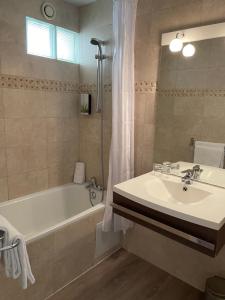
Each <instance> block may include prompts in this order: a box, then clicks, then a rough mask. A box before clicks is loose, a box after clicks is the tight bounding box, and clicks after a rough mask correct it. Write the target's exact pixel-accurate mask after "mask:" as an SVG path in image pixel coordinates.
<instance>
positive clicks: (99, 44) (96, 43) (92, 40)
mask: <svg viewBox="0 0 225 300" xmlns="http://www.w3.org/2000/svg"><path fill="white" fill-rule="evenodd" d="M91 44H92V45H95V46H99V47H100V46H101V45H104V41H101V40H98V39H96V38H92V39H91Z"/></svg>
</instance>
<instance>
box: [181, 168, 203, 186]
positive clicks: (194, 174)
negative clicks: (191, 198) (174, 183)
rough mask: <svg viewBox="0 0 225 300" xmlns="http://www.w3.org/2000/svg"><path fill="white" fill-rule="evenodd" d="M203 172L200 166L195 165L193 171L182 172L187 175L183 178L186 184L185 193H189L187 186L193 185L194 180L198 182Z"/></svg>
mask: <svg viewBox="0 0 225 300" xmlns="http://www.w3.org/2000/svg"><path fill="white" fill-rule="evenodd" d="M201 172H202V169H201V167H200V165H195V166H194V167H193V168H192V169H187V170H184V171H182V172H181V173H184V174H185V175H184V176H183V177H182V182H184V187H183V190H184V191H187V185H191V184H192V182H193V180H198V179H199V178H200V175H201Z"/></svg>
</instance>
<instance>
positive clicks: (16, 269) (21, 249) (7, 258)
mask: <svg viewBox="0 0 225 300" xmlns="http://www.w3.org/2000/svg"><path fill="white" fill-rule="evenodd" d="M0 231H2V232H3V236H4V239H3V240H1V243H0V248H3V247H7V246H10V245H12V244H14V243H16V242H17V241H18V242H19V244H18V246H17V247H15V248H13V249H10V250H6V251H4V252H3V253H2V258H3V261H4V267H5V273H6V276H7V277H8V278H12V279H17V278H19V279H20V282H21V286H22V288H23V289H26V288H27V286H28V280H29V281H30V283H31V284H34V283H35V278H34V275H33V273H32V270H31V266H30V261H29V257H28V253H27V247H26V242H25V239H24V236H23V235H22V234H21V233H20V232H19V231H17V230H16V228H15V227H14V226H13V225H12V224H10V222H9V221H8V220H7V219H6V218H4V217H3V216H2V215H0Z"/></svg>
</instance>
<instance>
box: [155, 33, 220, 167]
mask: <svg viewBox="0 0 225 300" xmlns="http://www.w3.org/2000/svg"><path fill="white" fill-rule="evenodd" d="M194 45H195V47H196V53H195V55H194V56H193V57H191V58H185V57H183V55H181V54H180V53H179V54H172V53H171V52H170V51H169V48H168V46H164V47H162V49H161V63H160V70H159V73H160V74H159V79H158V89H157V111H156V137H155V147H154V160H155V161H157V162H162V161H167V160H169V161H179V160H183V161H189V162H192V161H193V147H191V146H190V140H191V138H192V137H194V138H195V139H196V140H203V141H209V142H218V143H224V142H225V130H224V128H225V118H224V117H225V97H224V95H225V89H224V88H225V79H224V71H225V68H224V59H223V55H224V51H225V46H224V45H225V39H224V38H217V39H211V40H205V41H199V42H195V43H194Z"/></svg>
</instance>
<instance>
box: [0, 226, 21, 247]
mask: <svg viewBox="0 0 225 300" xmlns="http://www.w3.org/2000/svg"><path fill="white" fill-rule="evenodd" d="M3 240H4V233H3V231H2V232H1V233H0V241H3ZM19 243H20V241H19V240H16V241H15V243H13V244H12V245H9V246H5V247H3V248H0V252H3V251H8V250H12V249H14V248H16V247H17V246H18V245H19Z"/></svg>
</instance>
